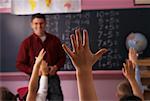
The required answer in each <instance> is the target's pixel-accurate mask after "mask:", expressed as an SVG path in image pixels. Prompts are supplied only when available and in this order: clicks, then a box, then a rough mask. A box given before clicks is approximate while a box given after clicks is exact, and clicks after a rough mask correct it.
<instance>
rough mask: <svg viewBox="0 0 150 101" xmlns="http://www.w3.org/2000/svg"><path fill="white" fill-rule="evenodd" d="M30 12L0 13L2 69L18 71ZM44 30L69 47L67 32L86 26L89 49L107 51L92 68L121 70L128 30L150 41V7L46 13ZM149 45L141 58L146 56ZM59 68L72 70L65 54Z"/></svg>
mask: <svg viewBox="0 0 150 101" xmlns="http://www.w3.org/2000/svg"><path fill="white" fill-rule="evenodd" d="M30 18H31V16H30V15H28V16H17V15H11V14H0V22H1V27H0V28H1V30H0V33H1V39H0V41H1V44H0V48H1V63H0V66H1V70H0V71H1V72H9V71H11V72H13V71H17V69H16V66H15V62H16V56H17V52H18V49H19V45H20V43H21V41H22V40H23V39H24V38H25V37H27V36H28V35H30V33H31V29H30ZM46 20H47V26H46V30H47V31H48V32H50V33H52V34H54V35H56V36H58V37H59V38H60V39H61V41H62V43H66V44H67V45H68V46H69V47H71V43H70V39H69V35H70V34H72V33H74V30H75V29H76V28H78V27H80V28H81V29H87V30H88V32H89V38H90V47H91V50H92V52H96V51H97V50H98V49H99V48H102V47H105V48H108V49H109V52H108V53H107V54H106V55H105V56H103V58H102V59H101V60H99V61H98V62H97V63H96V64H95V65H94V66H93V70H120V69H121V68H122V63H123V62H124V60H125V59H126V58H127V55H128V54H127V52H128V51H127V49H126V47H125V41H126V37H127V35H128V34H130V33H131V32H139V33H142V34H144V35H145V36H146V38H147V40H148V43H150V8H138V9H113V10H87V11H82V12H81V13H69V14H47V15H46ZM149 52H150V46H149V45H148V46H147V48H146V50H144V52H143V54H141V55H140V58H145V57H149V56H150V54H149ZM61 70H62V71H72V70H75V69H74V67H73V66H72V64H71V62H70V59H69V58H68V56H67V60H66V63H65V65H64V67H63V68H61Z"/></svg>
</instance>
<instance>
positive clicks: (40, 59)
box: [36, 49, 46, 63]
mask: <svg viewBox="0 0 150 101" xmlns="http://www.w3.org/2000/svg"><path fill="white" fill-rule="evenodd" d="M45 53H46V51H44V49H42V50H41V51H40V52H39V55H38V57H36V62H38V63H40V62H41V61H42V60H43V57H44V55H45Z"/></svg>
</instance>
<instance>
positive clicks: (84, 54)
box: [62, 29, 107, 71]
mask: <svg viewBox="0 0 150 101" xmlns="http://www.w3.org/2000/svg"><path fill="white" fill-rule="evenodd" d="M70 39H71V43H72V47H73V51H71V50H70V49H69V48H68V47H67V46H66V45H65V44H63V45H62V47H63V49H64V50H65V52H66V53H67V54H68V56H69V57H70V59H71V61H72V63H73V65H74V66H75V68H76V69H77V70H82V71H84V70H92V68H91V67H92V66H93V64H95V63H96V61H97V60H99V59H100V58H101V57H102V55H103V54H104V53H106V52H107V49H105V48H102V49H100V50H99V51H98V52H96V53H95V54H93V53H92V52H91V50H90V47H89V38H88V32H87V31H86V30H83V42H82V37H81V33H80V29H77V30H75V35H74V34H72V35H71V36H70ZM88 67H89V68H88Z"/></svg>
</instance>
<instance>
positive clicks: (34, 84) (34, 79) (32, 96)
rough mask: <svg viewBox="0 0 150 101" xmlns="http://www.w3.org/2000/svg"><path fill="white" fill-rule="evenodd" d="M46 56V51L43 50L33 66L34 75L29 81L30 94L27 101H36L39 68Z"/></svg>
mask: <svg viewBox="0 0 150 101" xmlns="http://www.w3.org/2000/svg"><path fill="white" fill-rule="evenodd" d="M44 55H45V51H44V49H42V50H41V51H40V53H39V55H38V57H37V58H36V61H35V64H34V66H33V71H32V75H31V78H30V81H29V85H28V94H27V99H26V101H35V99H36V95H37V93H36V92H37V88H38V79H39V75H38V74H39V68H40V64H41V61H42V59H43V57H44Z"/></svg>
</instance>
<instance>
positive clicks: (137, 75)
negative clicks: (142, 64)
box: [135, 65, 144, 93]
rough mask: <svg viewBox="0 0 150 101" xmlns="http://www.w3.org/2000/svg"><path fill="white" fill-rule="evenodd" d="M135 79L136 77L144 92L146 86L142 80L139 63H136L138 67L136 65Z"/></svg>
mask: <svg viewBox="0 0 150 101" xmlns="http://www.w3.org/2000/svg"><path fill="white" fill-rule="evenodd" d="M135 79H136V81H137V83H138V85H139V87H140V89H141V91H142V93H144V88H143V86H142V82H141V75H140V69H139V66H138V65H136V67H135Z"/></svg>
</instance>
